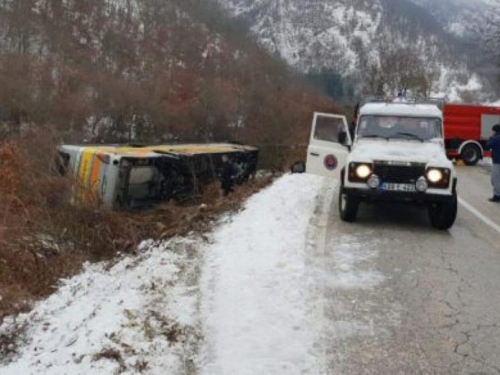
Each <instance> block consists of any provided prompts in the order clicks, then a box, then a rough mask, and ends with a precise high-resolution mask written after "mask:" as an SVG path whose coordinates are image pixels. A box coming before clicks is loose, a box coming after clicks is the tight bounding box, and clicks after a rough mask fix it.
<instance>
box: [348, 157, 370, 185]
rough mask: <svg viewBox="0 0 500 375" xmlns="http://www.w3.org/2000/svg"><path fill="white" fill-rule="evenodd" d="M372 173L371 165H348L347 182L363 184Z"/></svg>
mask: <svg viewBox="0 0 500 375" xmlns="http://www.w3.org/2000/svg"><path fill="white" fill-rule="evenodd" d="M372 173H373V165H371V164H370V163H355V162H353V163H349V174H348V176H349V181H351V182H357V183H364V182H367V181H368V178H369V177H370V176H371V175H372Z"/></svg>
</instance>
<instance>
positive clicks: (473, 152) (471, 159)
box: [460, 144, 481, 165]
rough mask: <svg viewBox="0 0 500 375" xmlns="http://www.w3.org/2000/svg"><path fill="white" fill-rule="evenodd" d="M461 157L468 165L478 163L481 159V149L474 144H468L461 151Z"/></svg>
mask: <svg viewBox="0 0 500 375" xmlns="http://www.w3.org/2000/svg"><path fill="white" fill-rule="evenodd" d="M460 158H461V159H462V160H463V161H464V163H465V164H466V165H476V164H477V162H478V161H479V159H481V150H480V149H479V147H477V146H476V145H474V144H468V145H466V146H465V147H464V148H463V150H462V152H461V153H460Z"/></svg>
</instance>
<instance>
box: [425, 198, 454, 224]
mask: <svg viewBox="0 0 500 375" xmlns="http://www.w3.org/2000/svg"><path fill="white" fill-rule="evenodd" d="M457 211H458V199H457V194H456V193H455V194H453V198H452V199H451V200H450V201H448V202H439V203H434V204H432V205H431V206H430V207H429V219H430V220H431V224H432V226H433V227H434V228H436V229H441V230H446V229H450V228H451V227H452V226H453V224H454V223H455V219H456V218H457Z"/></svg>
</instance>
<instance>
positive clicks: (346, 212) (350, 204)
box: [339, 188, 359, 223]
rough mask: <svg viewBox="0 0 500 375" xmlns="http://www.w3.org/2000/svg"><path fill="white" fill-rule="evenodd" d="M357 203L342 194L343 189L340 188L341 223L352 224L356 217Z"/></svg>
mask: <svg viewBox="0 0 500 375" xmlns="http://www.w3.org/2000/svg"><path fill="white" fill-rule="evenodd" d="M358 207H359V201H358V199H356V198H355V197H353V196H351V195H349V194H346V193H344V189H343V188H340V192H339V213H340V218H341V219H342V220H343V221H346V222H348V223H352V222H353V221H355V220H356V217H357V216H358Z"/></svg>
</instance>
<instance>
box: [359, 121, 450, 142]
mask: <svg viewBox="0 0 500 375" xmlns="http://www.w3.org/2000/svg"><path fill="white" fill-rule="evenodd" d="M442 136H443V135H442V132H441V119H439V118H430V117H404V116H370V115H368V116H367V115H365V116H362V117H361V119H360V121H359V125H358V138H383V139H410V140H418V141H421V142H424V141H429V140H431V139H433V138H442Z"/></svg>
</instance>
